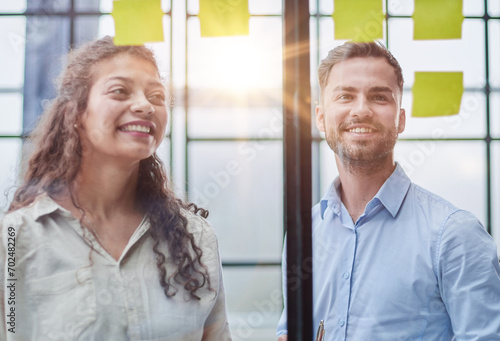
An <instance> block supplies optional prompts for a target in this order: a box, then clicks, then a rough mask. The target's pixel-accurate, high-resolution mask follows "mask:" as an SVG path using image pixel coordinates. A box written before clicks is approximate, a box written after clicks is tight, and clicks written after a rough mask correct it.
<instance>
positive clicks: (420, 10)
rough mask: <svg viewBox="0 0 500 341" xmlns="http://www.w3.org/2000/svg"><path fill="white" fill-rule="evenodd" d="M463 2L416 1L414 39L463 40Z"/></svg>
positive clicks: (448, 0)
mask: <svg viewBox="0 0 500 341" xmlns="http://www.w3.org/2000/svg"><path fill="white" fill-rule="evenodd" d="M463 21H464V16H463V14H462V0H416V1H415V11H414V12H413V39H415V40H424V39H425V40H430V39H460V38H462V22H463Z"/></svg>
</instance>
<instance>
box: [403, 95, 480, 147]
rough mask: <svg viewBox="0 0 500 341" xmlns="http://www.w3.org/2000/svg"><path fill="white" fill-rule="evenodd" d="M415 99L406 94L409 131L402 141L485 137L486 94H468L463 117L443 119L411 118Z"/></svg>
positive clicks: (461, 112)
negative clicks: (405, 139)
mask: <svg viewBox="0 0 500 341" xmlns="http://www.w3.org/2000/svg"><path fill="white" fill-rule="evenodd" d="M412 101H413V96H412V93H411V92H410V91H404V94H403V104H402V106H403V108H405V110H406V128H405V131H404V132H403V133H402V134H401V135H400V137H401V138H451V137H456V138H470V137H478V138H483V137H485V136H486V100H485V95H484V93H482V92H480V91H477V92H465V93H464V94H463V96H462V103H461V106H460V113H459V114H458V115H452V116H440V117H412V116H411V113H412V110H411V109H412Z"/></svg>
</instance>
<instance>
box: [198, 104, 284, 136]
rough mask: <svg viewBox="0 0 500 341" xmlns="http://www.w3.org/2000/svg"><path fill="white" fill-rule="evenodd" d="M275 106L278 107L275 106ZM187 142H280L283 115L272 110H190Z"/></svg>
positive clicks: (249, 108)
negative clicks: (264, 140)
mask: <svg viewBox="0 0 500 341" xmlns="http://www.w3.org/2000/svg"><path fill="white" fill-rule="evenodd" d="M276 104H277V105H279V103H276ZM188 127H189V137H190V138H209V137H214V136H216V137H218V138H231V137H233V138H249V137H253V138H262V139H267V138H281V136H282V132H283V114H282V112H281V107H279V106H277V107H274V108H251V107H246V108H245V107H242V108H238V107H236V108H217V107H215V108H210V107H208V108H206V109H205V108H202V107H195V108H191V109H190V111H189V116H188Z"/></svg>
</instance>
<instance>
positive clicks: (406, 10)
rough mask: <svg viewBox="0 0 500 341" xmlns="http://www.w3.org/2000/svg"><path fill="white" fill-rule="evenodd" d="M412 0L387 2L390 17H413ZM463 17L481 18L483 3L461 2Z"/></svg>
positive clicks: (474, 1) (474, 0) (476, 1)
mask: <svg viewBox="0 0 500 341" xmlns="http://www.w3.org/2000/svg"><path fill="white" fill-rule="evenodd" d="M414 10H415V7H414V0H398V1H389V14H390V15H413V11H414ZM463 14H464V16H482V15H483V14H484V3H483V1H478V0H463Z"/></svg>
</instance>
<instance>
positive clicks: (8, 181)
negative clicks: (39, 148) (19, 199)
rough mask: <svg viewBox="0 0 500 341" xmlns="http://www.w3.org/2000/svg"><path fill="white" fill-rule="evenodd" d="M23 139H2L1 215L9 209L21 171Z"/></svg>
mask: <svg viewBox="0 0 500 341" xmlns="http://www.w3.org/2000/svg"><path fill="white" fill-rule="evenodd" d="M21 146H22V143H21V139H17V138H13V139H1V140H0V151H1V158H2V162H0V216H1V215H3V213H4V212H5V211H6V210H7V208H8V205H9V203H10V201H11V200H12V196H13V195H14V192H15V190H16V188H15V185H16V183H17V177H18V173H19V164H20V155H21Z"/></svg>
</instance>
